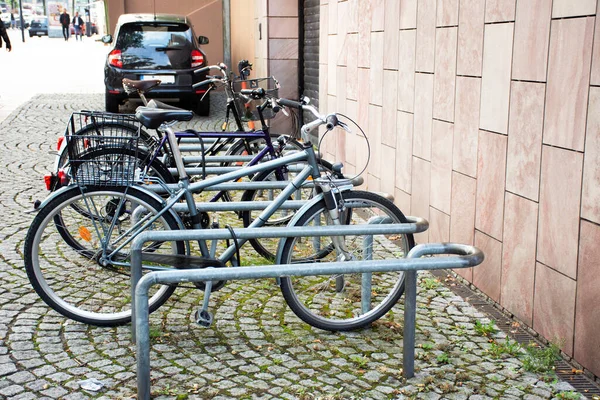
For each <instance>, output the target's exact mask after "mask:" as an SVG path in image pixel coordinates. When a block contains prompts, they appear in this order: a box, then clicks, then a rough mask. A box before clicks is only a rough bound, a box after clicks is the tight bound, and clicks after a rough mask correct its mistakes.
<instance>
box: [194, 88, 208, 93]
mask: <svg viewBox="0 0 600 400" xmlns="http://www.w3.org/2000/svg"><path fill="white" fill-rule="evenodd" d="M204 93H206V89H197V90H196V94H204Z"/></svg>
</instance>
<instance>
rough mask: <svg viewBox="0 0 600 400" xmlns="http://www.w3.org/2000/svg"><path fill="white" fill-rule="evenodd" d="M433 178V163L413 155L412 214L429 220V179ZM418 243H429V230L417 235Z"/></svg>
mask: <svg viewBox="0 0 600 400" xmlns="http://www.w3.org/2000/svg"><path fill="white" fill-rule="evenodd" d="M430 179H431V164H430V163H429V161H425V160H422V159H420V158H418V157H413V164H412V182H413V185H412V194H411V199H410V200H411V201H410V212H411V214H412V215H414V216H417V217H421V218H425V219H427V220H429V181H430ZM415 240H416V241H417V242H418V243H427V242H428V241H429V234H428V232H427V231H425V232H423V233H418V234H416V235H415Z"/></svg>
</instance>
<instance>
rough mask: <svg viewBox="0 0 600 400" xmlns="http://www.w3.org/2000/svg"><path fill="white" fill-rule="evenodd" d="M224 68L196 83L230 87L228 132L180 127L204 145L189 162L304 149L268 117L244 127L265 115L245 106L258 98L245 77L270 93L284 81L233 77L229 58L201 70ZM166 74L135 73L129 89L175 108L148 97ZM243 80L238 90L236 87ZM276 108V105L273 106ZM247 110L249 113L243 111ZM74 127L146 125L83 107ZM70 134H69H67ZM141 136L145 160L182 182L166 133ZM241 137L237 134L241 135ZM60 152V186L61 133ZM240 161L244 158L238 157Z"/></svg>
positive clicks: (83, 130) (112, 130)
mask: <svg viewBox="0 0 600 400" xmlns="http://www.w3.org/2000/svg"><path fill="white" fill-rule="evenodd" d="M251 67H252V64H250V63H249V62H247V61H246V60H242V61H240V63H239V69H240V75H241V76H242V77H244V78H245V77H247V76H248V74H249V70H250V69H251ZM211 69H213V70H218V72H220V73H221V75H222V76H212V77H209V79H207V80H205V81H202V82H200V83H198V84H196V85H195V87H200V86H205V85H210V87H209V89H208V90H207V93H209V92H210V91H211V90H213V89H214V88H215V87H216V85H219V86H222V87H224V88H225V91H226V93H227V98H228V101H227V107H226V117H225V122H224V124H223V126H222V132H197V131H193V130H187V131H183V132H177V133H176V136H177V138H178V142H179V141H182V140H183V141H185V140H186V139H187V140H194V141H197V142H199V143H200V144H201V145H202V151H201V155H200V157H184V163H185V164H186V165H188V166H189V167H192V166H194V165H195V166H196V167H198V166H203V167H204V166H205V165H206V157H207V156H215V155H217V154H219V153H221V152H222V151H223V150H226V151H227V153H226V155H227V156H236V155H256V157H254V158H253V159H252V160H250V165H253V164H255V163H257V162H260V161H262V160H264V159H265V158H267V157H276V156H278V154H281V153H283V152H286V151H298V150H301V148H302V145H301V144H300V143H299V142H298V141H296V140H295V139H294V138H293V137H291V136H288V135H279V136H278V137H277V138H276V139H275V140H274V139H273V138H272V136H270V133H269V131H268V127H266V126H265V124H264V121H263V124H262V129H261V130H257V131H250V132H247V131H245V130H244V125H243V122H242V116H243V115H244V116H246V117H247V119H249V120H259V117H258V114H257V112H256V111H254V112H253V113H252V112H250V110H251V107H245V103H247V102H250V101H252V99H248V98H247V97H246V96H243V95H241V94H240V92H239V90H240V87H241V84H240V82H244V83H246V84H247V85H249V86H251V87H254V88H256V87H259V86H266V87H267V89H266V90H267V91H268V92H269V94H271V95H274V96H276V95H277V91H278V88H279V83H278V82H277V81H276V80H275V79H274V78H273V77H269V78H260V79H253V80H247V79H244V80H242V81H232V80H230V79H229V78H228V75H227V67H226V66H225V65H224V64H222V63H221V64H219V65H213V66H207V67H204V68H201V69H200V70H198V71H196V72H197V73H203V72H205V71H208V70H211ZM160 83H161V82H160V80H142V81H134V80H130V79H123V87H124V88H125V90H126V91H128V92H137V94H138V95H139V96H140V99H141V100H142V102H143V104H144V105H146V106H149V107H153V108H161V109H175V110H177V109H178V108H177V107H173V106H171V105H168V104H165V103H162V102H160V101H157V100H154V99H152V100H150V101H148V100H147V99H146V97H145V94H146V93H147V92H148V91H150V90H152V89H153V88H155V87H157V86H158V85H160ZM236 85H237V87H238V88H237V90H236ZM268 111H270V110H268ZM277 112H278V110H277V109H275V111H272V112H269V114H268V115H263V117H265V119H270V118H273V117H274V116H275V114H276V113H277ZM230 113H231V115H233V117H234V121H235V124H236V126H237V130H236V131H234V132H225V129H226V126H227V125H228V124H229V115H230ZM242 113H243V115H242ZM70 125H71V127H70V132H66V133H67V134H75V135H82V136H87V135H101V134H103V135H106V136H120V135H122V134H131V135H135V134H137V132H138V130H139V129H140V127H139V123H137V121H136V120H135V118H134V117H133V116H130V115H120V114H110V113H104V112H93V111H83V112H81V113H79V114H78V113H74V114H73V116H72V118H71V121H70ZM65 136H66V135H65ZM140 138H141V139H142V142H143V144H144V148H143V151H138V155H139V158H140V165H141V166H142V167H146V168H148V170H149V171H151V175H152V176H157V177H159V178H161V179H162V180H163V181H164V182H165V183H176V181H177V180H176V178H174V177H172V176H171V175H170V172H168V168H169V167H174V166H175V165H174V162H173V156H172V153H171V150H170V149H169V146H168V145H167V141H166V138H165V137H164V136H162V135H161V134H160V132H158V137H154V136H152V135H149V134H148V133H147V132H146V131H145V130H143V129H142V130H141V132H140ZM207 139H216V141H215V142H213V143H212V144H211V145H210V146H209V147H208V148H207V149H204V141H205V140H207ZM236 139H237V140H236ZM57 149H58V155H57V157H56V160H55V166H54V169H53V170H54V171H56V172H54V173H53V174H51V175H49V176H48V177H47V178H46V180H47V182H49V185H47V186H48V188H49V190H51V191H52V190H56V189H57V188H59V187H60V186H63V185H66V184H68V181H67V180H66V174H65V173H64V172H61V169H64V168H65V167H66V165H67V160H68V158H67V155H66V148H65V142H64V136H63V137H62V138H59V143H58V145H57ZM115 151H116V150H115ZM236 164H238V165H239V163H236ZM323 164H324V167H325V168H330V167H331V165H330V163H328V162H327V161H323ZM220 165H221V166H228V165H232V162H222V163H220ZM199 174H201V175H203V176H205V175H206V172H205V169H202V171H201V172H200V173H199Z"/></svg>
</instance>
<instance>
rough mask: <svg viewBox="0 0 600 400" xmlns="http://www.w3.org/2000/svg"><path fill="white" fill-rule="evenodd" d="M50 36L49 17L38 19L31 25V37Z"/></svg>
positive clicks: (33, 20)
mask: <svg viewBox="0 0 600 400" xmlns="http://www.w3.org/2000/svg"><path fill="white" fill-rule="evenodd" d="M34 36H48V17H37V18H34V19H32V20H31V24H30V25H29V37H34Z"/></svg>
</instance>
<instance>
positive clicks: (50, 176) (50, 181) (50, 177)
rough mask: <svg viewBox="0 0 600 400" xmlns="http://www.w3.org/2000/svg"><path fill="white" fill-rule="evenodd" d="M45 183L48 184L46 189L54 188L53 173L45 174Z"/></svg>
mask: <svg viewBox="0 0 600 400" xmlns="http://www.w3.org/2000/svg"><path fill="white" fill-rule="evenodd" d="M44 183H45V184H46V190H52V175H45V176H44Z"/></svg>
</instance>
